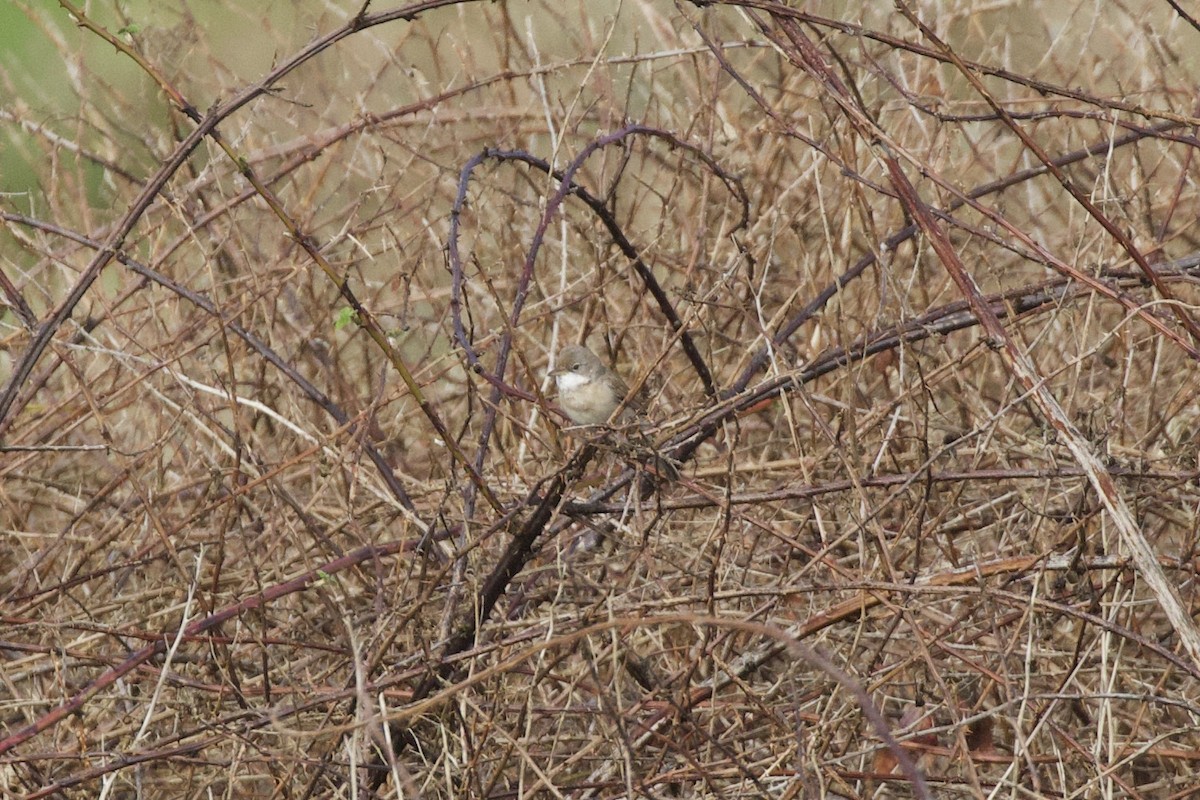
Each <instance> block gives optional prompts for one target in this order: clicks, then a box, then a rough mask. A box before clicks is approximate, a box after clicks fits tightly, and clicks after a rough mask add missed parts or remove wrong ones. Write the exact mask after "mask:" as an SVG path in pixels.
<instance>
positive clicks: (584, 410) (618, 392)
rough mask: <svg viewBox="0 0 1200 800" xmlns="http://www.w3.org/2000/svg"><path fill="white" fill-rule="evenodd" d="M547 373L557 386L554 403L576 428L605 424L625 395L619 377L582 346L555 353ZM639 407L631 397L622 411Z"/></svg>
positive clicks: (626, 389) (627, 389) (625, 391)
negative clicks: (555, 359) (552, 366)
mask: <svg viewBox="0 0 1200 800" xmlns="http://www.w3.org/2000/svg"><path fill="white" fill-rule="evenodd" d="M550 374H551V375H552V376H553V377H554V382H555V383H556V384H557V385H558V404H559V405H560V406H562V409H563V411H565V412H567V416H568V417H570V418H571V421H572V422H574V423H575V424H576V425H601V424H603V423H605V422H608V420H609V417H611V416H612V414H613V412H614V411H616V409H617V406H618V405H620V403H621V401H622V400H624V399H625V395H627V394H629V387H628V386H627V385H625V381H623V380H621V376H620V375H618V374H617V373H616V372H614V371H613V370H612V369H610V368H609V367H607V366H605V365H604V362H603V361H601V360H600V359H599V358H598V357H597V356H596V354H595V353H593V352H592V351H591V350H588V349H587V348H586V347H583V346H582V345H577V344H573V345H569V346H567V347H564V348H563V349H562V352H560V353H559V354H558V367H557V368H556V369H555V370H554V371H553V372H551V373H550ZM640 405H641V404H640V403H639V402H638V398H633V399H632V400H631V402H630V403H629V405H628V406H627V408H626V410H634V411H636V410H638V408H639V407H640ZM630 406H632V408H630ZM621 416H622V417H626V416H627V415H626V414H624V413H623V414H621ZM618 421H621V420H618Z"/></svg>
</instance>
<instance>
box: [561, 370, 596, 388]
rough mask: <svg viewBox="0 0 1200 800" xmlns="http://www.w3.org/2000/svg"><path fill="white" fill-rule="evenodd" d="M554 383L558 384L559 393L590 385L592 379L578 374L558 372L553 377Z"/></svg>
mask: <svg viewBox="0 0 1200 800" xmlns="http://www.w3.org/2000/svg"><path fill="white" fill-rule="evenodd" d="M554 381H555V383H557V384H558V390H559V391H560V392H569V391H571V390H572V389H578V388H579V387H580V386H583V385H585V384H588V383H591V382H592V379H591V378H589V377H587V376H586V375H580V374H579V373H578V372H560V373H559V374H557V375H555V376H554Z"/></svg>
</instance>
